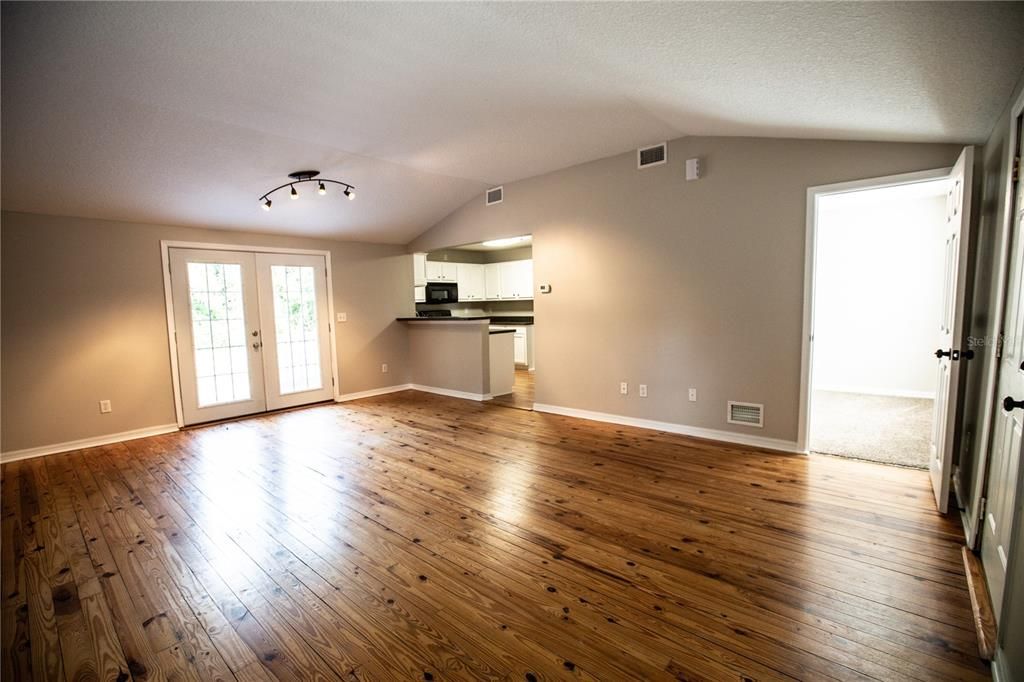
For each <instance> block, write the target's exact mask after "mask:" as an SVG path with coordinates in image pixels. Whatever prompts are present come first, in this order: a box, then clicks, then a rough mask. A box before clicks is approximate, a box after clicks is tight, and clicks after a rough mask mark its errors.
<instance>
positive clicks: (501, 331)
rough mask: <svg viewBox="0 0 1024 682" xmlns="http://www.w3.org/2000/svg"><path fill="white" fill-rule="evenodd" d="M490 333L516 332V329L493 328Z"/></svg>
mask: <svg viewBox="0 0 1024 682" xmlns="http://www.w3.org/2000/svg"><path fill="white" fill-rule="evenodd" d="M488 333H489V334H515V333H516V330H515V329H492V330H491V331H489V332H488Z"/></svg>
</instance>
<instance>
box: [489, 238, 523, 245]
mask: <svg viewBox="0 0 1024 682" xmlns="http://www.w3.org/2000/svg"><path fill="white" fill-rule="evenodd" d="M527 239H528V237H505V238H504V239H492V240H490V241H487V242H482V244H483V245H484V246H511V245H512V244H518V243H519V242H525V241H526V240H527Z"/></svg>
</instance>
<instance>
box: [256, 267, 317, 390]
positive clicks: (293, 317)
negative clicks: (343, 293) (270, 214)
mask: <svg viewBox="0 0 1024 682" xmlns="http://www.w3.org/2000/svg"><path fill="white" fill-rule="evenodd" d="M256 271H257V280H258V283H259V292H260V301H261V304H262V305H261V308H260V314H261V319H262V328H263V330H264V336H265V338H264V342H265V346H264V357H263V361H264V363H265V366H266V368H267V369H266V376H267V387H266V390H267V406H268V408H270V409H278V408H281V407H293V406H295V405H304V404H307V403H313V402H319V401H321V400H330V399H331V398H333V397H334V386H333V384H332V382H331V377H332V376H333V372H332V364H331V357H330V347H331V344H330V327H329V326H328V325H329V323H330V317H329V314H328V306H327V264H326V261H325V259H324V257H323V256H307V255H293V254H277V253H260V254H256Z"/></svg>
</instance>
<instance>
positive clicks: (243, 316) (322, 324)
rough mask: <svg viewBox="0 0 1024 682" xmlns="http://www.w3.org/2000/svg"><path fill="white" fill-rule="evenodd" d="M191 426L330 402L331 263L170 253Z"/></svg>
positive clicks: (313, 258)
mask: <svg viewBox="0 0 1024 682" xmlns="http://www.w3.org/2000/svg"><path fill="white" fill-rule="evenodd" d="M169 263H170V271H171V272H170V275H171V299H172V307H173V313H174V331H175V335H176V340H177V344H176V345H177V354H178V374H179V385H180V387H181V406H182V416H183V418H184V422H185V423H186V424H198V423H202V422H208V421H214V420H217V419H226V418H229V417H237V416H240V415H245V414H253V413H256V412H262V411H265V410H268V409H270V410H274V409H279V408H283V407H294V406H296V405H305V404H308V403H314V402H319V401H322V400H329V399H330V398H332V397H333V395H334V387H333V383H332V370H331V367H332V365H331V357H330V352H331V344H330V327H329V326H328V325H329V323H330V316H329V311H328V306H327V269H326V262H325V260H324V257H323V256H317V255H304V254H285V253H251V252H247V251H220V250H200V249H179V248H171V249H169Z"/></svg>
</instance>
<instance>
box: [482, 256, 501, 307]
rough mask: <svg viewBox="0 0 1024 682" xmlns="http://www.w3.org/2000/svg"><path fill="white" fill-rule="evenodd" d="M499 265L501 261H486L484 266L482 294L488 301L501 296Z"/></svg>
mask: <svg viewBox="0 0 1024 682" xmlns="http://www.w3.org/2000/svg"><path fill="white" fill-rule="evenodd" d="M499 265H501V263H488V264H487V265H485V266H484V296H485V297H486V298H487V300H488V301H496V300H498V299H500V298H501V275H500V273H499V272H498V266H499Z"/></svg>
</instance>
